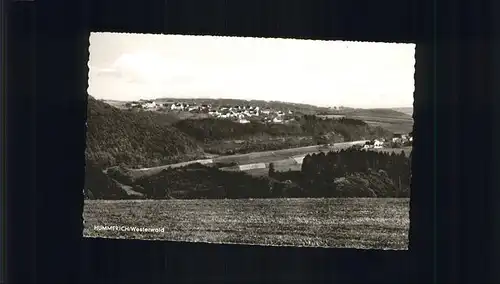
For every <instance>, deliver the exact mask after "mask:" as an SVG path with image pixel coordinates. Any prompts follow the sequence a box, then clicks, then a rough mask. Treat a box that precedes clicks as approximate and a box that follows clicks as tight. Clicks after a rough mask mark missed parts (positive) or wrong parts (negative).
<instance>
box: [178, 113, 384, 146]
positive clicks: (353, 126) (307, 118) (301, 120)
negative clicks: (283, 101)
mask: <svg viewBox="0 0 500 284" xmlns="http://www.w3.org/2000/svg"><path fill="white" fill-rule="evenodd" d="M174 126H175V127H176V128H178V129H179V130H181V131H182V132H184V133H186V134H187V135H189V136H190V137H193V138H194V139H196V140H197V141H198V142H200V143H202V144H203V145H204V150H205V152H208V153H213V154H219V155H224V154H234V153H240V154H243V153H249V152H260V151H271V150H279V149H286V148H296V147H304V146H312V145H317V144H328V143H337V142H344V141H355V140H365V139H374V138H381V137H385V138H391V137H392V132H390V131H387V130H385V129H383V128H380V127H376V126H375V127H372V126H370V125H368V124H367V123H365V122H363V121H361V120H355V119H343V118H341V119H319V118H317V117H315V116H312V115H304V116H300V117H299V116H298V117H296V120H295V121H294V122H293V123H286V124H263V123H259V122H251V123H246V124H241V123H237V122H234V121H230V120H226V119H215V118H209V119H185V120H180V121H179V122H177V123H176V124H174Z"/></svg>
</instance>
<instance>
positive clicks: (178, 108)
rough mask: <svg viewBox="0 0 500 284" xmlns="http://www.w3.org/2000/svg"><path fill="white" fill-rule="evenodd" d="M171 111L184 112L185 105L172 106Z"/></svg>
mask: <svg viewBox="0 0 500 284" xmlns="http://www.w3.org/2000/svg"><path fill="white" fill-rule="evenodd" d="M170 109H171V110H183V109H184V104H181V103H176V104H172V105H171V106H170Z"/></svg>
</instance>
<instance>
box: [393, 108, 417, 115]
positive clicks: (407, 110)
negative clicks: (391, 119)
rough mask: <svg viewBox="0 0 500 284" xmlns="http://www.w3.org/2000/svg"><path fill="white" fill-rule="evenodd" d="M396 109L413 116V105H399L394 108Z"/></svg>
mask: <svg viewBox="0 0 500 284" xmlns="http://www.w3.org/2000/svg"><path fill="white" fill-rule="evenodd" d="M392 109H393V110H395V111H398V112H402V113H406V114H408V115H410V116H413V107H399V108H392Z"/></svg>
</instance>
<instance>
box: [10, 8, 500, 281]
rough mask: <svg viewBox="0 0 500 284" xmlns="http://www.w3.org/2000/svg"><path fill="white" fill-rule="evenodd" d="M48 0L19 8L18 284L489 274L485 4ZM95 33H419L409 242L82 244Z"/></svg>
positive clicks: (413, 38)
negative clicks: (365, 245) (380, 247)
mask: <svg viewBox="0 0 500 284" xmlns="http://www.w3.org/2000/svg"><path fill="white" fill-rule="evenodd" d="M42 2H44V1H38V2H25V1H22V2H8V4H7V5H8V6H9V7H8V8H9V10H8V27H7V28H8V32H9V33H8V39H7V41H6V42H7V43H8V46H7V53H6V54H7V58H8V60H9V61H8V66H7V67H8V69H7V75H8V77H7V78H8V84H7V97H6V98H7V100H6V104H7V105H8V107H9V108H8V111H7V112H6V116H7V118H6V121H7V124H6V125H5V126H4V127H5V128H6V129H5V131H6V136H5V137H6V143H5V146H6V149H4V151H5V152H4V153H3V154H5V153H8V155H7V156H6V161H7V169H8V172H7V174H8V178H7V179H6V180H5V181H4V182H5V183H6V188H7V190H8V191H7V212H6V215H5V216H6V217H7V218H8V220H9V221H10V222H8V223H7V233H8V235H7V246H6V252H7V259H8V262H7V272H8V274H7V276H8V278H9V279H10V280H11V281H12V282H14V281H15V282H17V283H22V282H24V283H29V282H34V281H35V280H37V281H38V282H42V283H59V282H61V283H76V282H87V283H88V282H113V283H119V282H130V283H137V282H139V283H144V282H172V283H180V282H212V281H214V282H216V281H217V282H220V281H226V282H238V283H239V282H251V283H255V282H258V283H261V282H273V283H276V282H281V281H286V282H312V281H322V282H323V281H325V282H326V281H328V282H332V281H337V282H338V281H341V282H345V281H349V282H350V283H352V282H362V283H408V282H412V283H430V282H439V283H459V282H461V281H464V282H471V280H473V282H475V283H484V282H490V281H487V279H488V278H487V277H489V276H491V275H493V273H494V272H495V268H496V266H495V265H493V264H492V263H491V260H492V259H493V258H492V257H493V256H495V255H494V254H492V253H491V251H492V250H491V249H490V248H491V247H492V246H491V244H493V241H494V240H493V239H491V238H492V235H490V234H488V233H489V232H490V231H489V230H488V229H486V227H487V226H489V225H491V224H489V223H488V222H489V221H492V219H493V218H492V217H491V215H490V214H488V213H489V212H488V210H487V205H488V202H492V197H493V196H492V195H489V194H488V193H487V191H486V190H487V189H490V188H491V187H492V184H493V183H492V179H491V177H492V174H491V172H490V171H489V169H491V165H492V159H491V158H492V149H494V144H493V142H492V141H493V138H492V136H491V131H488V127H486V126H485V123H486V124H487V122H489V121H491V119H492V116H491V115H492V114H493V104H492V103H491V102H492V101H490V100H489V99H490V96H489V94H491V93H492V89H491V82H492V81H495V80H494V77H490V76H489V73H488V72H491V70H492V69H491V60H490V58H491V55H492V54H493V50H490V49H489V48H490V46H489V44H490V43H491V40H492V39H493V38H492V37H491V34H490V33H489V30H488V28H489V25H488V24H489V22H488V20H489V19H492V18H494V17H493V12H492V11H494V9H492V7H491V6H488V3H485V2H482V1H472V2H474V3H469V4H465V3H458V2H456V3H455V4H453V3H451V4H449V3H444V2H439V3H438V2H432V1H425V0H399V1H373V0H360V1H318V2H314V4H313V3H312V1H310V2H309V1H295V0H288V1H244V0H239V1H217V0H215V1H193V0H184V1H174V0H164V1H148V2H146V1H128V0H122V1H108V0H92V1H83V0H82V1H77V0H75V1H63V0H59V1H55V0H54V1H50V3H49V2H45V3H42ZM35 3H36V4H35ZM35 5H36V7H35ZM464 20H469V21H470V23H472V24H471V25H465V24H463V21H464ZM91 30H92V31H115V32H140V33H169V34H211V35H215V34H217V35H237V36H259V37H293V38H312V39H345V40H364V41H388V42H416V43H417V51H416V59H417V64H416V75H415V78H416V88H415V102H414V112H415V114H414V121H415V124H414V130H415V146H414V149H413V151H414V152H413V153H414V157H415V158H414V160H413V165H412V167H413V171H414V173H413V177H414V179H413V181H412V196H411V229H410V250H409V251H407V252H404V251H403V252H391V251H375V250H372V251H358V250H351V249H328V250H325V249H298V248H267V247H250V246H229V245H208V244H190V243H161V242H142V241H118V240H114V241H112V240H91V239H83V241H82V238H81V235H82V226H81V218H82V216H81V212H82V208H83V197H82V192H81V190H80V188H82V184H83V176H84V168H83V165H84V154H83V153H84V147H85V125H84V122H85V115H86V87H87V81H86V78H87V74H88V67H87V59H88V36H89V32H90V31H91ZM479 30H484V31H485V32H483V33H479V32H478V31H479ZM496 81H498V80H496ZM488 92H489V93H488ZM488 102H489V103H488ZM485 121H486V122H485ZM478 125H481V126H484V127H483V128H485V129H486V131H479V130H478ZM435 131H437V132H435ZM471 133H475V134H473V135H474V138H475V139H472V140H471V139H470V136H471ZM466 147H469V148H471V147H472V148H474V149H475V151H474V152H471V151H467V150H466ZM435 161H437V163H436V164H435V163H434V162H435ZM436 165H437V166H436ZM490 204H494V203H493V202H492V203H490ZM434 205H435V206H434ZM77 220H78V221H77ZM478 220H480V221H478ZM471 232H473V233H471ZM497 247H498V246H496V248H497ZM495 259H498V257H497V258H495Z"/></svg>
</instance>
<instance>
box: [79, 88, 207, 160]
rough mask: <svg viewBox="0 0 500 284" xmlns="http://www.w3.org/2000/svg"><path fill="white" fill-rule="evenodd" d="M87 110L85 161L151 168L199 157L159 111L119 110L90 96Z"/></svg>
mask: <svg viewBox="0 0 500 284" xmlns="http://www.w3.org/2000/svg"><path fill="white" fill-rule="evenodd" d="M87 112H88V119H87V125H88V129H87V149H86V156H87V161H88V162H92V163H95V164H98V165H100V167H109V166H115V165H126V166H128V167H152V166H159V165H163V164H170V163H175V162H182V161H185V160H191V159H197V158H200V157H202V156H203V150H202V149H201V147H199V146H198V145H197V144H196V142H194V140H192V139H191V138H190V137H189V136H187V135H186V134H184V133H182V132H181V131H179V130H178V129H176V128H175V127H172V126H171V125H170V124H171V123H172V122H173V121H171V118H169V117H166V116H164V115H162V114H159V113H154V112H147V111H144V112H135V111H128V110H120V109H118V108H115V107H112V106H111V105H109V104H106V103H104V102H102V101H98V100H96V99H94V98H93V97H90V96H89V99H88V108H87Z"/></svg>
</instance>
